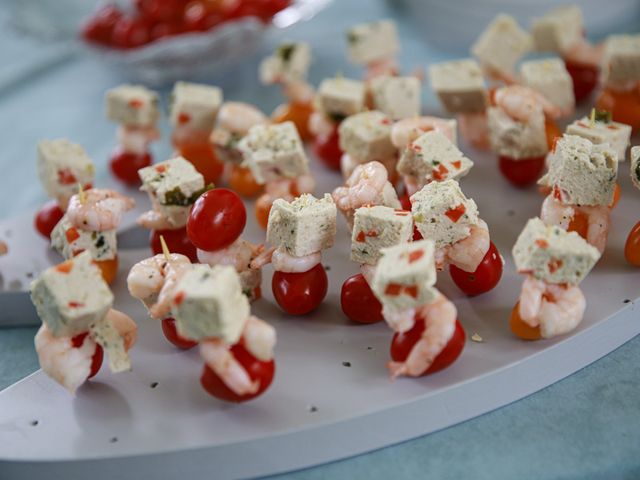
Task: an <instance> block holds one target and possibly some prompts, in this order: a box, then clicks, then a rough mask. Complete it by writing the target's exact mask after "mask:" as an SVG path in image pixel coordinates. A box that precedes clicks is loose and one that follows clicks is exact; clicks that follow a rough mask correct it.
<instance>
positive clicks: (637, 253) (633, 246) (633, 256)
mask: <svg viewBox="0 0 640 480" xmlns="http://www.w3.org/2000/svg"><path fill="white" fill-rule="evenodd" d="M624 258H626V259H627V262H629V263H630V264H631V265H633V266H634V267H640V222H638V223H636V224H635V225H634V226H633V228H632V229H631V231H630V232H629V236H628V237H627V241H626V243H625V245H624Z"/></svg>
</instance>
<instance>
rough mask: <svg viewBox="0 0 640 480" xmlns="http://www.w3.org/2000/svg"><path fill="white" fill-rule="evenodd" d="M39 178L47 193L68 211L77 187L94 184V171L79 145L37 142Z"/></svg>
mask: <svg viewBox="0 0 640 480" xmlns="http://www.w3.org/2000/svg"><path fill="white" fill-rule="evenodd" d="M37 170H38V178H39V179H40V182H41V183H42V186H43V187H44V190H45V192H47V195H49V196H50V197H51V198H54V199H55V200H56V201H57V202H58V203H59V204H60V206H61V208H63V209H66V207H67V204H68V203H69V199H70V198H71V197H72V196H73V195H75V194H76V193H78V185H82V186H86V185H89V184H91V183H93V179H94V175H95V167H94V166H93V162H92V161H91V159H90V158H89V156H88V155H87V153H86V152H85V151H84V148H82V147H81V146H80V145H78V144H76V143H71V142H70V141H69V140H66V139H59V140H41V141H40V142H38V164H37Z"/></svg>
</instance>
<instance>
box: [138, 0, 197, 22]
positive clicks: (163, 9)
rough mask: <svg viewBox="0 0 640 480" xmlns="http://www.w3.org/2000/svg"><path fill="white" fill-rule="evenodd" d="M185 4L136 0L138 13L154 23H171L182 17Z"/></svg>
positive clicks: (159, 0) (161, 0)
mask: <svg viewBox="0 0 640 480" xmlns="http://www.w3.org/2000/svg"><path fill="white" fill-rule="evenodd" d="M184 3H185V2H176V1H171V0H137V1H136V6H137V7H138V11H139V12H140V13H141V14H142V15H143V16H144V17H145V18H148V19H149V20H152V21H154V22H172V21H175V20H178V19H179V18H180V17H181V16H182V10H183V8H184Z"/></svg>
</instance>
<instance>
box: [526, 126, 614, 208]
mask: <svg viewBox="0 0 640 480" xmlns="http://www.w3.org/2000/svg"><path fill="white" fill-rule="evenodd" d="M548 164H549V171H548V172H547V174H546V175H545V176H544V177H542V178H541V179H540V180H539V182H538V183H540V184H541V185H547V186H549V187H552V188H553V189H554V192H555V194H556V195H558V196H559V197H560V201H562V203H564V204H567V205H610V204H611V202H612V200H613V193H614V190H615V185H616V177H617V175H618V160H617V158H616V154H615V152H614V151H613V150H612V149H611V147H609V145H594V144H593V143H591V142H590V141H589V140H587V139H585V138H582V137H578V136H576V135H566V134H565V135H564V136H563V137H562V138H560V139H558V140H557V142H556V146H555V150H554V151H553V152H551V154H550V155H549V157H548Z"/></svg>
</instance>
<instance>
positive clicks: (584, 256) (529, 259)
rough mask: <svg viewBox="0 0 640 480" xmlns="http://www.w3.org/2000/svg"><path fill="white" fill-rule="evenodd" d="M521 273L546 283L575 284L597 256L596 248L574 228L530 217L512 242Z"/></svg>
mask: <svg viewBox="0 0 640 480" xmlns="http://www.w3.org/2000/svg"><path fill="white" fill-rule="evenodd" d="M513 258H514V260H515V264H516V268H517V269H518V271H519V272H520V273H527V274H530V275H533V276H534V277H535V278H537V279H539V280H543V281H545V282H547V283H556V284H559V283H568V284H569V285H578V284H579V283H580V282H581V281H582V280H583V279H584V278H585V277H586V276H587V274H588V273H589V272H590V271H591V269H592V268H593V266H594V265H595V264H596V262H597V261H598V259H599V258H600V252H598V249H597V248H595V247H594V246H592V245H589V243H588V242H587V241H586V240H584V239H583V238H582V237H581V236H580V235H579V234H578V233H576V232H567V231H566V230H563V229H562V228H560V227H558V226H555V225H554V226H547V225H545V224H544V222H543V221H542V220H540V218H538V217H536V218H532V219H530V220H529V221H528V222H527V224H526V226H525V227H524V230H522V233H520V236H519V237H518V240H516V243H515V245H514V246H513Z"/></svg>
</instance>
